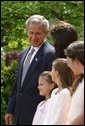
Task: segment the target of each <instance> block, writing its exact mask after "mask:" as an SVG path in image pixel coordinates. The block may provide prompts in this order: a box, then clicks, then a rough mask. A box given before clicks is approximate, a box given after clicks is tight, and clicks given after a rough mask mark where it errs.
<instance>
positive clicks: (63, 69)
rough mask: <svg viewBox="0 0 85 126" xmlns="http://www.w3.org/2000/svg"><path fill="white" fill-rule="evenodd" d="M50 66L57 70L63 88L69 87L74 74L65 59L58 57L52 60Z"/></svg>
mask: <svg viewBox="0 0 85 126" xmlns="http://www.w3.org/2000/svg"><path fill="white" fill-rule="evenodd" d="M52 67H53V68H54V70H55V71H58V73H59V75H60V80H61V82H62V87H63V88H69V87H70V86H72V83H73V80H74V74H73V72H72V70H71V69H70V68H69V67H68V63H67V59H65V58H58V59H56V60H54V61H53V66H52Z"/></svg>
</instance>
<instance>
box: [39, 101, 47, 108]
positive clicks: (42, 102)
mask: <svg viewBox="0 0 85 126" xmlns="http://www.w3.org/2000/svg"><path fill="white" fill-rule="evenodd" d="M45 102H46V100H43V101H41V102H40V103H39V104H38V107H40V106H41V105H43V104H44V103H45Z"/></svg>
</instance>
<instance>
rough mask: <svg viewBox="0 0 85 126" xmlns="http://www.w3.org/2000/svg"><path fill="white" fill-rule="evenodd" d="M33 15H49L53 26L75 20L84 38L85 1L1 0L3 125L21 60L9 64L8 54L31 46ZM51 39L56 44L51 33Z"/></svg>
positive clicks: (79, 32) (77, 28) (80, 34)
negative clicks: (28, 31)
mask: <svg viewBox="0 0 85 126" xmlns="http://www.w3.org/2000/svg"><path fill="white" fill-rule="evenodd" d="M33 14H41V15H43V16H45V17H46V18H47V19H48V20H49V21H50V25H52V24H55V23H57V21H58V20H64V21H66V22H68V23H71V24H72V25H73V26H74V27H75V28H76V30H77V32H78V36H79V39H80V40H83V38H84V1H65V2H64V1H1V46H2V47H1V125H4V124H5V121H4V115H5V113H6V108H7V104H8V98H9V95H10V93H11V90H12V88H13V86H14V82H15V75H16V68H17V63H18V62H17V60H14V61H13V62H12V63H11V64H10V65H6V62H5V61H6V59H5V56H6V54H8V53H10V52H15V51H16V52H18V53H20V51H22V50H23V49H24V48H26V47H28V46H29V45H30V43H29V40H28V38H27V34H26V29H25V21H26V20H27V18H28V17H29V16H31V15H33ZM47 39H48V40H49V42H50V43H52V44H53V42H52V41H51V40H52V39H51V37H50V35H49V36H48V37H47ZM15 59H17V58H15ZM8 60H10V59H8Z"/></svg>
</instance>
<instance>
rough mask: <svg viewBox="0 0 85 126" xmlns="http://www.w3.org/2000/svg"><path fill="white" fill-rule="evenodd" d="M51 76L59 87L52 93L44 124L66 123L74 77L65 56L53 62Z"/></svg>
mask: <svg viewBox="0 0 85 126" xmlns="http://www.w3.org/2000/svg"><path fill="white" fill-rule="evenodd" d="M51 76H52V80H53V81H54V82H56V83H57V85H58V88H56V89H54V90H53V92H52V94H51V98H50V101H49V106H48V111H47V113H46V117H45V119H44V121H43V123H42V125H64V124H65V121H66V117H67V114H68V111H69V108H70V104H71V94H70V90H69V87H70V86H71V84H72V82H73V79H74V75H73V73H72V71H71V69H70V68H69V67H68V64H67V60H66V59H65V58H58V59H56V60H55V61H54V62H53V65H52V72H51Z"/></svg>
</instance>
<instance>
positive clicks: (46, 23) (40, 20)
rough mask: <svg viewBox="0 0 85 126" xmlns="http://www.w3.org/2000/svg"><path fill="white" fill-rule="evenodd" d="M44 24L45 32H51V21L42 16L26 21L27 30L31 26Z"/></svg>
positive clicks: (35, 16)
mask: <svg viewBox="0 0 85 126" xmlns="http://www.w3.org/2000/svg"><path fill="white" fill-rule="evenodd" d="M39 23H42V26H43V28H44V29H45V30H49V21H48V20H47V19H46V18H45V17H44V16H42V15H33V16H31V17H29V18H28V19H27V21H26V28H28V26H29V24H39Z"/></svg>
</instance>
